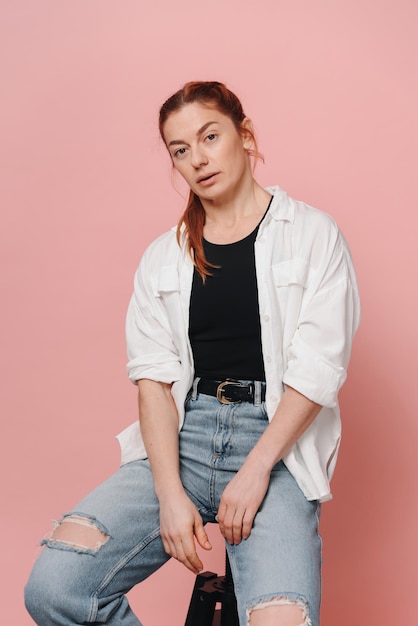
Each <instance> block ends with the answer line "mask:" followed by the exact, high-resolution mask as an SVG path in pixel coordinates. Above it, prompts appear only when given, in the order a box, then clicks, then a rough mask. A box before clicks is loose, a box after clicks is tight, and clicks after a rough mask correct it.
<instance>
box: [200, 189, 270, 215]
mask: <svg viewBox="0 0 418 626" xmlns="http://www.w3.org/2000/svg"><path fill="white" fill-rule="evenodd" d="M270 197H271V196H270V194H269V193H268V192H267V191H265V190H264V189H263V187H261V185H259V184H258V183H257V182H256V181H255V179H254V178H252V177H251V179H250V180H248V181H245V182H244V183H242V184H241V185H240V186H239V187H238V188H237V189H234V190H232V191H231V192H230V193H229V194H228V195H225V196H223V197H220V198H215V199H210V200H208V199H205V198H201V203H202V206H203V208H204V211H205V214H206V224H207V225H209V224H211V223H212V224H219V225H224V226H228V225H230V226H232V225H234V224H235V223H236V222H238V221H239V220H241V219H243V218H250V217H252V216H259V215H263V214H264V211H265V210H266V207H267V204H268V202H269V200H270Z"/></svg>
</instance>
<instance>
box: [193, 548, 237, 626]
mask: <svg viewBox="0 0 418 626" xmlns="http://www.w3.org/2000/svg"><path fill="white" fill-rule="evenodd" d="M217 602H219V603H220V604H221V605H222V606H221V609H219V610H216V603H217ZM185 626H239V620H238V612H237V600H236V598H235V593H234V583H233V581H232V574H231V566H230V565H229V559H228V555H227V554H226V553H225V575H224V576H217V575H216V574H214V573H213V572H202V574H198V575H197V576H196V581H195V584H194V588H193V593H192V599H191V600H190V605H189V610H188V612H187V618H186V622H185Z"/></svg>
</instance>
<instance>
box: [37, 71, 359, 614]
mask: <svg viewBox="0 0 418 626" xmlns="http://www.w3.org/2000/svg"><path fill="white" fill-rule="evenodd" d="M160 132H161V136H162V138H163V140H164V142H165V145H166V146H167V149H168V151H169V153H170V156H171V159H172V163H173V166H174V168H175V169H176V170H177V171H178V172H179V173H180V174H181V175H182V176H183V178H184V179H185V181H186V182H187V184H188V185H189V187H190V198H189V202H188V206H187V209H186V211H185V213H184V215H183V217H182V219H181V221H180V225H179V227H178V229H177V232H176V231H174V230H173V231H170V232H168V233H166V234H164V235H162V237H160V238H159V239H157V240H156V241H155V242H154V243H153V244H152V245H151V246H150V247H149V248H148V250H147V251H146V252H145V254H144V256H143V258H142V261H141V263H140V266H139V268H138V271H137V274H136V278H135V290H134V295H133V297H132V300H131V302H130V306H129V310H128V316H127V343H128V355H129V363H128V373H129V377H130V378H131V380H132V381H133V382H134V383H136V384H137V385H138V403H139V425H138V423H137V424H134V425H132V426H131V427H129V428H128V429H127V430H126V431H124V432H123V433H122V434H121V435H120V436H119V439H120V442H121V446H122V467H121V469H120V470H119V471H118V472H117V473H116V474H115V475H114V476H113V477H111V478H110V479H109V480H108V481H107V482H105V483H104V484H103V485H101V486H100V487H98V489H96V490H95V491H94V492H93V493H91V494H90V495H88V496H87V497H86V498H85V499H84V500H83V501H82V502H81V503H80V504H79V505H78V506H77V507H76V508H75V509H74V510H73V511H71V512H70V513H68V514H67V515H65V516H64V518H63V520H61V522H60V523H59V524H57V526H56V528H55V529H54V530H53V532H52V534H51V536H50V537H49V538H48V539H46V540H45V541H44V543H45V544H46V545H47V546H48V549H46V550H44V551H43V553H42V554H41V555H40V558H39V559H38V561H37V563H36V564H35V567H34V571H33V573H32V576H31V578H30V580H29V583H28V585H27V588H26V602H27V607H28V610H29V611H30V612H31V614H32V616H33V617H34V619H35V621H36V622H37V623H38V624H42V626H49V625H52V624H54V625H55V626H56V625H63V626H64V625H65V626H68V625H70V624H71V625H74V624H87V623H97V624H98V623H105V624H108V625H113V624H115V625H116V624H118V625H122V624H123V625H124V626H125V625H126V626H134V625H138V624H139V623H140V622H139V621H138V619H137V618H136V617H135V616H134V614H133V613H132V611H131V609H130V608H129V606H128V603H127V600H126V597H125V595H124V594H125V593H126V592H127V591H128V590H129V589H130V588H132V586H134V585H135V584H137V583H138V582H140V581H142V580H144V579H145V578H146V577H147V576H149V575H150V574H152V573H153V572H154V571H155V570H156V569H157V568H159V567H160V566H161V565H162V564H163V563H164V562H166V561H167V560H168V559H169V558H170V556H172V557H174V558H176V559H177V560H179V561H180V562H181V563H183V565H185V566H186V567H187V568H188V569H190V570H191V571H192V572H194V573H197V572H199V571H201V569H202V567H203V566H202V562H201V561H200V558H199V556H198V554H197V552H196V543H195V542H197V543H198V544H199V545H200V546H201V547H202V548H204V549H206V550H209V549H210V548H211V546H210V543H209V540H208V536H207V534H206V532H205V529H204V525H205V524H206V523H207V522H216V521H217V522H218V524H219V528H220V532H221V533H222V535H223V536H224V537H225V540H226V546H227V550H228V555H229V560H230V563H231V569H232V573H233V577H234V582H235V591H236V595H237V601H238V610H239V616H240V624H241V625H242V626H244V625H246V624H250V626H272V625H274V626H298V625H300V624H302V623H303V624H310V625H312V626H318V624H319V603H320V561H321V541H320V537H319V534H318V517H319V508H320V503H321V502H322V501H325V500H327V499H329V498H330V497H331V495H330V488H329V480H330V478H331V476H332V473H333V470H334V467H335V462H336V458H337V452H338V446H339V441H340V421H339V411H338V402H337V394H338V391H339V389H340V387H341V385H342V384H343V382H344V380H345V377H346V368H347V364H348V360H349V355H350V348H351V340H352V337H353V335H354V332H355V330H356V327H357V325H358V318H359V303H358V293H357V287H356V280H355V275H354V270H353V267H352V264H351V259H350V255H349V252H348V249H347V246H346V244H345V242H344V239H343V237H342V236H341V234H340V233H339V231H338V228H337V227H336V225H335V223H334V222H333V220H332V219H331V218H330V217H329V216H327V215H325V214H323V213H321V212H319V211H316V210H315V209H312V208H310V207H308V206H307V205H305V204H303V203H301V202H296V201H294V200H292V199H291V198H289V197H288V196H287V194H286V193H285V192H284V191H282V190H281V189H280V188H278V187H272V188H268V189H263V188H262V187H261V186H260V185H259V184H258V183H257V182H256V180H255V179H254V177H253V173H252V160H253V159H257V158H259V156H260V155H259V153H258V151H257V145H256V141H255V137H254V132H253V127H252V124H251V121H250V120H249V119H248V118H247V117H246V116H245V115H244V112H243V110H242V106H241V103H240V102H239V100H238V98H237V97H236V96H235V95H234V94H233V93H231V92H230V91H229V90H228V89H227V88H226V87H225V86H224V85H223V84H221V83H215V82H202V83H188V84H186V85H185V86H184V88H183V89H181V90H180V91H178V92H177V93H175V94H174V95H173V96H172V97H171V98H169V99H168V100H167V101H166V102H165V103H164V105H163V106H162V108H161V111H160Z"/></svg>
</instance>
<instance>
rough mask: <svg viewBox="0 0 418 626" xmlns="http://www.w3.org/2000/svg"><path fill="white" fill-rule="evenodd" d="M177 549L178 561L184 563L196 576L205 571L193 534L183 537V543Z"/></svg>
mask: <svg viewBox="0 0 418 626" xmlns="http://www.w3.org/2000/svg"><path fill="white" fill-rule="evenodd" d="M176 547H177V559H178V560H179V561H180V562H181V563H183V565H184V566H185V567H187V568H188V569H190V570H191V571H192V572H194V573H195V574H197V573H199V572H200V571H202V569H203V563H202V561H201V560H200V559H199V556H198V554H197V552H196V546H195V542H194V535H193V534H192V533H191V534H190V535H189V534H188V535H187V536H183V537H182V541H181V543H180V544H179V545H178V546H176Z"/></svg>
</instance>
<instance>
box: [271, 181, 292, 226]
mask: <svg viewBox="0 0 418 626" xmlns="http://www.w3.org/2000/svg"><path fill="white" fill-rule="evenodd" d="M266 191H268V193H271V194H272V196H273V200H272V201H271V205H270V209H269V211H268V215H269V216H270V217H272V218H273V219H275V220H276V221H286V222H293V220H294V218H295V207H294V203H293V201H292V199H291V198H289V196H288V195H287V193H286V192H285V191H284V190H283V189H281V188H280V187H279V186H278V185H274V186H272V187H266Z"/></svg>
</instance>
